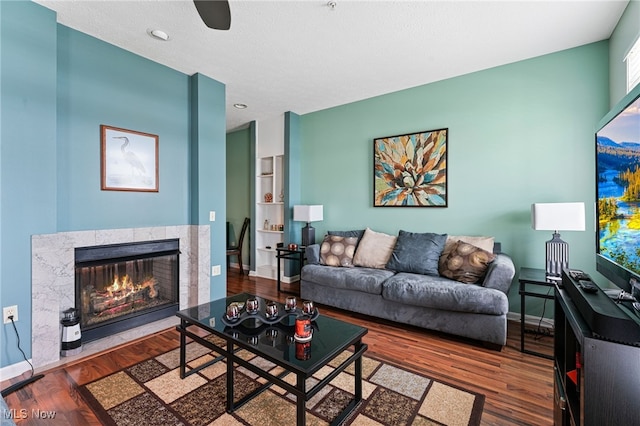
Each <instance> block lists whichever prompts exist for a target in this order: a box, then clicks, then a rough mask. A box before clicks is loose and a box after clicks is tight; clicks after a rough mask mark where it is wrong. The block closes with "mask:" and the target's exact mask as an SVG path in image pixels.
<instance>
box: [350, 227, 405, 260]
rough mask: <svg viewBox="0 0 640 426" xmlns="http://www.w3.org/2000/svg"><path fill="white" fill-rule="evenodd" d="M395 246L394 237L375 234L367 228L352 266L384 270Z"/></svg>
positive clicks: (380, 233) (379, 233)
mask: <svg viewBox="0 0 640 426" xmlns="http://www.w3.org/2000/svg"><path fill="white" fill-rule="evenodd" d="M395 245H396V237H395V236H394V235H389V234H385V233H382V232H375V231H372V230H371V229H369V228H367V229H365V230H364V234H363V235H362V238H361V239H360V242H359V243H358V249H357V250H356V254H355V256H354V257H353V264H354V265H355V266H363V267H365V268H376V269H384V268H385V267H386V266H387V262H388V261H389V258H390V257H391V253H392V252H393V247H394V246H395Z"/></svg>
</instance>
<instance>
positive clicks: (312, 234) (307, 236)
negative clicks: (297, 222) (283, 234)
mask: <svg viewBox="0 0 640 426" xmlns="http://www.w3.org/2000/svg"><path fill="white" fill-rule="evenodd" d="M315 243H316V229H315V228H314V227H313V226H311V224H310V223H309V222H307V226H305V227H304V228H302V245H303V246H304V247H308V246H310V245H311V244H315Z"/></svg>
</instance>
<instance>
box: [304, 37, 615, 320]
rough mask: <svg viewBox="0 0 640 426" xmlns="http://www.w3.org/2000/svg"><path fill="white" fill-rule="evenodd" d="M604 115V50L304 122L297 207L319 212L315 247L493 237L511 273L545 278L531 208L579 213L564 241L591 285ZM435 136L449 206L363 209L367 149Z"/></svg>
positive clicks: (367, 196)
mask: <svg viewBox="0 0 640 426" xmlns="http://www.w3.org/2000/svg"><path fill="white" fill-rule="evenodd" d="M608 104H609V91H608V46H607V42H606V41H605V42H599V43H595V44H591V45H587V46H583V47H579V48H575V49H571V50H567V51H563V52H559V53H555V54H551V55H545V56H542V57H538V58H534V59H531V60H527V61H522V62H518V63H514V64H510V65H505V66H501V67H497V68H493V69H489V70H485V71H481V72H477V73H473V74H468V75H464V76H461V77H456V78H452V79H449V80H444V81H440V82H436V83H433V84H428V85H424V86H420V87H416V88H412V89H409V90H405V91H400V92H396V93H392V94H388V95H385V96H380V97H376V98H372V99H368V100H364V101H361V102H356V103H352V104H348V105H343V106H340V107H335V108H331V109H327V110H323V111H319V112H315V113H311V114H306V115H303V116H302V120H301V134H302V138H301V140H302V151H301V152H302V155H301V158H302V164H301V170H303V173H302V188H304V191H303V193H302V200H301V201H302V202H303V203H318V204H323V205H324V220H323V221H322V222H317V223H314V226H315V227H316V233H317V234H319V235H323V234H324V233H325V232H326V231H327V230H330V229H341V230H347V229H362V228H364V227H367V226H368V227H370V228H372V229H373V230H376V231H381V232H387V233H390V234H397V232H398V230H399V229H404V230H408V231H413V232H438V233H449V234H453V235H463V234H464V235H493V236H495V238H496V240H497V241H501V242H502V244H503V251H505V252H506V253H508V254H510V255H511V256H512V257H513V260H514V262H515V264H516V267H521V266H527V267H544V257H545V250H544V242H545V241H546V240H548V239H550V238H551V235H550V233H547V232H538V231H534V230H532V229H531V225H530V206H531V204H532V203H534V202H562V201H584V202H585V203H586V205H587V206H588V207H587V212H586V214H587V230H586V232H566V233H564V234H562V236H563V238H564V239H565V241H567V242H568V243H569V244H570V249H571V252H570V262H571V265H572V266H574V267H577V268H581V269H584V270H585V271H587V272H588V273H591V274H592V275H593V276H594V277H595V276H596V272H595V263H594V251H595V245H594V244H595V237H594V234H595V227H594V211H593V207H592V206H593V205H594V200H595V194H594V192H595V190H594V182H595V174H594V167H595V166H594V130H595V125H596V124H597V122H598V121H599V119H600V118H601V117H602V116H603V115H604V114H605V113H606V112H607V111H608V109H609V108H608ZM443 127H447V128H449V144H448V193H449V200H448V202H449V206H448V207H447V208H374V207H372V205H373V201H372V200H373V176H372V165H373V145H372V144H373V142H372V140H373V139H374V138H376V137H383V136H389V135H397V134H403V133H411V132H416V131H421V130H429V129H439V128H443ZM515 287H516V286H512V289H511V293H510V304H511V310H512V311H515V312H518V311H519V299H518V297H517V289H516V288H515ZM539 310H540V307H539V306H535V304H533V303H532V304H531V310H530V309H529V304H528V305H527V313H529V314H532V315H533V314H538V315H539V314H540V312H539ZM548 310H549V307H547V312H548Z"/></svg>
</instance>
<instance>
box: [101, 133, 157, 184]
mask: <svg viewBox="0 0 640 426" xmlns="http://www.w3.org/2000/svg"><path fill="white" fill-rule="evenodd" d="M100 135H101V138H100V156H101V164H100V171H101V180H100V185H101V189H102V190H103V191H141V192H158V135H152V134H149V133H142V132H136V131H134V130H127V129H120V128H117V127H111V126H106V125H104V124H102V125H100Z"/></svg>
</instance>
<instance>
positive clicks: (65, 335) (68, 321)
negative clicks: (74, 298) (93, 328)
mask: <svg viewBox="0 0 640 426" xmlns="http://www.w3.org/2000/svg"><path fill="white" fill-rule="evenodd" d="M62 313H63V314H64V318H62V320H61V321H60V323H61V324H62V346H61V350H60V355H62V356H73V355H77V354H79V353H80V352H82V334H81V333H80V317H79V316H78V310H77V309H74V308H69V309H67V310H66V311H64V312H62Z"/></svg>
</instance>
